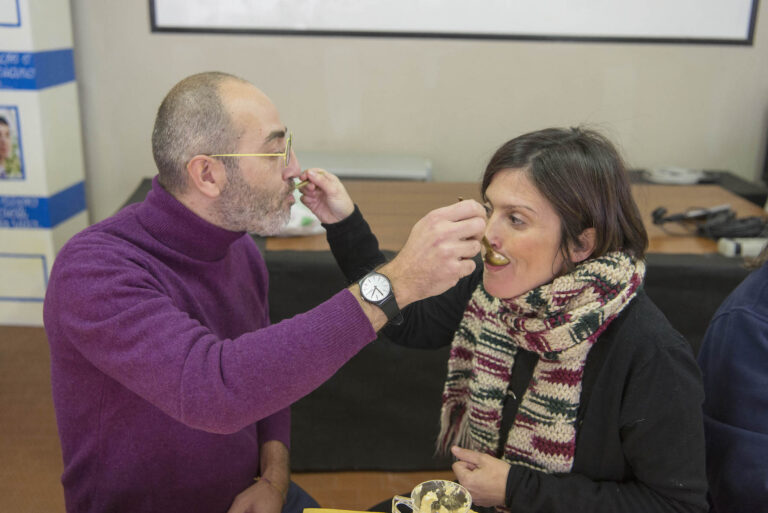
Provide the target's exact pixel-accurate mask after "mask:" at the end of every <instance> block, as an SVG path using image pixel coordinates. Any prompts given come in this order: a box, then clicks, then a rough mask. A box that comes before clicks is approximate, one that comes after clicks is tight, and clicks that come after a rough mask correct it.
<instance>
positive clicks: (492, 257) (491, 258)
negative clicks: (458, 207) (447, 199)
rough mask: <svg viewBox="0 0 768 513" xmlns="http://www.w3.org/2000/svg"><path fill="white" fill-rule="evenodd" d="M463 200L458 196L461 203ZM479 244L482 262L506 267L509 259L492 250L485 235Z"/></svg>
mask: <svg viewBox="0 0 768 513" xmlns="http://www.w3.org/2000/svg"><path fill="white" fill-rule="evenodd" d="M463 199H464V198H462V197H461V196H459V201H462V200H463ZM481 242H482V243H483V246H485V258H484V260H485V261H486V262H488V263H489V264H491V265H507V264H508V263H509V258H507V257H505V256H504V255H502V254H501V253H499V252H497V251H496V250H495V249H493V246H491V243H490V242H489V241H488V239H486V238H485V235H483V240H482V241H481Z"/></svg>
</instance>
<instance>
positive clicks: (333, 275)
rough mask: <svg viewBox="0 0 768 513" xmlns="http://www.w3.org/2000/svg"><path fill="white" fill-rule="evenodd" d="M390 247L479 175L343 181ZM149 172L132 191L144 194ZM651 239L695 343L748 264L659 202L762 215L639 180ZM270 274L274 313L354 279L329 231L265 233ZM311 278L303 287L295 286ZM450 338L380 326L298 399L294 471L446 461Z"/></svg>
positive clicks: (669, 293)
mask: <svg viewBox="0 0 768 513" xmlns="http://www.w3.org/2000/svg"><path fill="white" fill-rule="evenodd" d="M344 183H345V186H346V187H347V189H348V191H349V192H350V194H351V196H352V197H353V198H354V199H355V201H356V203H357V204H358V205H359V206H360V208H361V210H362V211H363V213H364V214H365V216H366V219H367V220H368V222H369V223H370V224H371V227H372V228H373V230H374V232H375V233H376V234H377V235H378V236H379V240H380V244H381V247H382V249H384V250H385V253H387V254H388V255H389V256H392V255H394V252H395V251H397V250H398V249H400V247H402V245H403V243H404V242H405V240H406V239H407V237H408V233H409V231H410V228H411V226H413V224H414V223H415V222H416V221H417V220H418V219H419V218H421V217H422V216H423V215H424V214H426V213H427V212H429V211H430V210H432V209H434V208H437V207H440V206H443V205H447V204H450V203H453V202H455V201H456V200H457V198H458V197H459V196H462V197H464V198H475V199H479V197H480V192H479V188H478V186H477V185H476V184H473V183H450V182H414V181H407V182H397V181H391V182H390V181H387V182H374V181H344ZM148 188H149V181H148V180H147V181H146V182H145V183H143V184H142V186H141V187H140V190H137V192H136V193H135V194H134V196H132V201H140V200H141V199H143V197H144V195H145V194H146V190H148ZM632 193H633V196H634V197H635V200H636V202H637V203H638V207H639V209H640V212H641V215H642V218H643V221H644V222H645V225H646V228H647V230H648V235H649V239H650V248H649V253H648V255H647V264H648V266H647V273H646V280H645V283H644V287H645V290H646V292H647V293H648V295H649V296H650V297H651V299H653V301H654V302H655V303H656V304H657V306H659V308H660V309H661V310H662V311H663V312H664V314H665V315H666V316H667V318H669V320H670V322H671V323H672V325H673V326H674V327H675V328H676V329H677V330H678V331H680V332H681V333H682V334H683V335H684V336H685V337H686V339H687V340H688V341H689V342H690V343H691V345H692V348H693V350H694V352H696V351H697V349H698V345H699V343H700V341H701V338H702V337H703V335H704V331H705V330H706V327H707V325H708V323H709V319H710V318H711V317H712V315H713V314H714V312H715V310H716V309H717V307H718V306H719V305H720V303H721V302H722V301H723V300H724V299H725V297H726V296H727V295H728V293H730V291H731V290H733V288H734V287H735V286H736V285H737V284H738V283H739V282H740V281H741V280H742V279H743V278H744V277H745V276H746V275H747V273H748V271H747V270H746V269H745V268H744V267H743V265H742V261H741V260H739V259H727V258H725V257H722V256H720V255H718V254H716V253H715V251H716V243H715V241H712V240H708V239H704V238H701V237H695V236H680V235H671V234H669V233H667V232H665V231H664V230H662V229H661V228H660V227H658V226H655V225H653V224H652V222H651V216H650V213H651V212H652V211H653V210H654V209H655V208H656V207H659V206H665V207H666V208H667V209H668V211H669V212H670V213H674V212H680V211H683V210H685V209H687V208H692V207H699V208H701V207H712V206H716V205H721V204H724V203H728V204H730V205H731V208H733V209H734V210H735V211H736V213H737V215H738V216H739V217H744V216H764V215H765V212H764V211H763V210H762V209H761V208H760V207H758V206H757V205H755V204H753V203H751V202H749V201H747V200H746V199H744V198H742V197H739V196H737V195H735V194H733V193H731V192H729V191H727V190H725V189H723V188H721V187H719V186H717V185H692V186H670V185H648V184H633V186H632ZM256 241H257V244H258V245H259V246H260V248H261V249H262V251H263V254H264V258H265V260H266V262H267V267H268V269H269V274H270V292H269V294H270V297H269V302H270V314H271V318H272V321H273V322H279V321H280V320H282V319H285V318H289V317H292V316H294V315H296V314H298V313H301V312H305V311H307V310H309V309H311V308H313V307H314V306H316V305H317V304H319V303H320V302H322V301H324V300H325V299H327V298H329V297H330V296H331V295H333V294H334V293H336V292H338V291H339V290H340V289H341V288H343V287H345V286H346V285H348V284H347V283H346V281H345V278H344V276H343V275H342V274H341V272H340V271H339V270H338V268H337V267H336V263H335V261H334V259H333V256H332V255H331V254H330V251H328V245H327V243H326V241H325V236H324V235H319V236H312V237H288V238H282V237H269V238H267V239H262V238H258V237H257V238H256ZM299 286H301V290H302V293H301V294H296V293H294V291H296V290H299ZM447 358H448V349H447V348H444V349H441V350H438V351H422V350H416V349H407V348H402V347H399V346H397V345H395V344H393V343H391V342H389V341H387V340H386V339H385V337H380V338H379V339H378V340H376V341H375V342H373V343H372V344H370V345H368V346H367V347H365V348H364V349H363V350H362V351H360V353H358V354H357V355H356V356H355V357H353V358H352V359H351V360H350V361H349V362H348V363H347V364H346V365H345V366H344V367H343V368H342V369H341V370H339V372H337V373H336V375H335V376H333V378H331V379H330V380H329V381H327V382H326V383H324V384H323V385H322V386H320V387H319V388H318V389H317V390H315V391H314V392H312V393H311V394H309V395H308V396H306V397H305V398H303V399H301V400H299V401H298V402H297V403H295V404H294V405H293V407H292V412H293V422H292V450H291V465H292V468H293V469H294V470H296V471H324V470H389V471H392V470H436V469H446V468H449V466H450V460H448V459H446V458H435V457H434V456H433V451H434V450H433V447H434V440H435V437H436V434H437V419H438V415H439V409H440V396H441V393H442V385H443V381H444V379H445V369H446V361H447Z"/></svg>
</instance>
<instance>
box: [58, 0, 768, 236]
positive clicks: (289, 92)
mask: <svg viewBox="0 0 768 513" xmlns="http://www.w3.org/2000/svg"><path fill="white" fill-rule="evenodd" d="M72 16H73V24H74V39H75V65H76V72H77V80H78V83H79V88H80V101H81V105H82V116H83V120H82V121H83V129H84V138H83V139H84V146H85V158H86V172H87V192H88V202H89V208H90V213H91V218H92V220H93V221H98V220H101V219H103V218H105V217H106V216H108V215H110V214H112V213H113V212H114V211H115V210H116V209H117V208H118V207H119V205H120V204H121V203H122V202H123V201H124V200H125V199H126V198H127V197H128V196H129V195H130V192H131V191H132V190H133V188H134V187H135V186H136V185H137V184H138V182H139V180H140V178H141V177H143V176H152V175H154V173H155V171H154V164H153V161H152V155H151V150H150V142H149V141H150V133H151V130H152V123H153V118H154V114H155V110H156V108H157V106H158V105H159V103H160V101H161V100H162V98H163V96H164V94H165V93H166V92H167V90H168V89H169V88H170V87H171V86H172V85H173V84H174V83H175V82H177V81H178V80H179V79H181V78H182V77H184V76H186V75H188V74H191V73H195V72H199V71H205V70H222V71H227V72H231V73H235V74H238V75H240V76H242V77H244V78H246V79H248V80H251V81H252V82H254V83H255V84H257V85H258V86H259V87H260V88H261V89H263V90H264V91H265V92H266V93H267V94H268V95H269V96H270V97H271V98H272V100H273V101H274V102H275V104H276V105H277V106H278V108H279V109H280V111H281V114H282V117H283V121H284V122H285V123H287V124H288V125H289V126H290V127H291V129H292V130H293V132H294V134H295V139H296V145H297V146H299V147H300V148H301V149H304V150H324V151H342V152H347V151H348V152H372V153H397V154H413V155H419V156H423V157H427V158H429V159H431V160H432V161H433V165H434V171H433V172H434V177H435V179H437V180H446V181H473V180H476V179H477V177H478V176H479V174H480V172H481V170H482V168H483V166H484V164H485V162H486V161H487V159H488V158H489V156H490V155H491V153H492V152H493V150H494V149H495V148H496V147H497V146H498V145H499V144H501V143H502V142H504V141H505V140H507V139H509V138H511V137H513V136H515V135H519V134H520V133H523V132H526V131H530V130H534V129H538V128H543V127H546V126H555V125H557V126H568V125H575V124H581V123H588V124H590V125H592V126H595V127H597V128H599V129H602V130H603V131H604V132H605V133H607V134H608V135H609V136H610V137H612V138H613V139H614V140H615V141H616V142H617V143H618V144H619V145H620V147H621V148H622V149H623V151H624V154H625V156H626V157H627V159H628V161H629V163H630V165H632V166H633V167H646V168H647V167H654V166H664V165H678V166H684V167H692V168H705V169H730V170H732V171H733V172H735V173H737V174H738V175H740V176H742V177H744V178H746V179H749V180H753V179H755V178H756V177H758V176H759V173H760V170H761V169H762V165H763V156H764V151H765V144H766V139H767V138H768V137H767V134H768V26H766V23H767V22H768V2H761V5H760V12H759V18H762V21H763V23H762V24H761V23H760V20H758V25H757V32H756V37H755V44H754V46H751V47H741V46H733V47H728V46H705V45H654V44H595V43H589V44H578V43H544V42H540V43H534V42H520V41H490V42H488V41H474V40H429V39H394V38H342V37H284V36H225V35H201V34H157V33H155V34H153V33H151V32H150V24H149V7H148V2H147V1H146V0H129V1H122V0H103V1H92V0H72Z"/></svg>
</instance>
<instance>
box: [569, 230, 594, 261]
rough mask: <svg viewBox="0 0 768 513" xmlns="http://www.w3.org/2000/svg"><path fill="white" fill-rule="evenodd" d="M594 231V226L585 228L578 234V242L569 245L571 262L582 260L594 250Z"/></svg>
mask: <svg viewBox="0 0 768 513" xmlns="http://www.w3.org/2000/svg"><path fill="white" fill-rule="evenodd" d="M596 233H597V232H596V231H595V229H594V228H587V229H586V230H584V231H583V232H581V235H579V239H578V244H572V245H571V248H570V250H571V262H572V263H574V264H578V263H579V262H583V261H584V260H586V259H587V258H589V256H590V255H591V254H592V252H593V251H594V250H595V236H596Z"/></svg>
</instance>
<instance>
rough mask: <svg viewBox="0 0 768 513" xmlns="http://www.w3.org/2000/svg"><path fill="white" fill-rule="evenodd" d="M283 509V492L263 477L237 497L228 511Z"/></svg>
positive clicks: (258, 512) (257, 512) (247, 512)
mask: <svg viewBox="0 0 768 513" xmlns="http://www.w3.org/2000/svg"><path fill="white" fill-rule="evenodd" d="M282 510H283V496H282V494H281V493H280V492H279V491H278V490H277V488H275V487H273V486H272V485H271V484H269V482H267V481H265V480H263V479H262V480H260V481H257V482H256V483H255V484H253V485H251V486H249V487H248V488H246V489H245V490H244V491H242V492H241V493H240V494H239V495H238V496H237V497H235V500H234V502H232V506H230V508H229V510H228V511H227V513H280V512H281V511H282Z"/></svg>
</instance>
